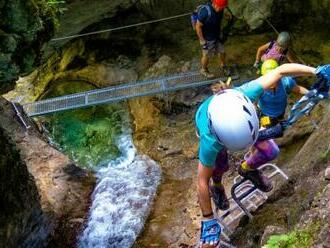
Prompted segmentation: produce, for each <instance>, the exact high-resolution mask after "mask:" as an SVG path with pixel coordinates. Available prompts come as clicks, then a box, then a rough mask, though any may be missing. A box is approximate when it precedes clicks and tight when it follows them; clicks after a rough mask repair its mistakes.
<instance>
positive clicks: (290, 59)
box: [285, 50, 296, 63]
mask: <svg viewBox="0 0 330 248" xmlns="http://www.w3.org/2000/svg"><path fill="white" fill-rule="evenodd" d="M285 57H286V59H287V60H288V61H289V62H290V63H295V62H296V60H295V56H294V55H293V54H292V52H291V51H290V50H289V51H288V52H287V53H286V55H285Z"/></svg>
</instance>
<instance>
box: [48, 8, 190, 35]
mask: <svg viewBox="0 0 330 248" xmlns="http://www.w3.org/2000/svg"><path fill="white" fill-rule="evenodd" d="M188 15H191V12H189V13H184V14H180V15H175V16H169V17H165V18H161V19H156V20H151V21H145V22H140V23H135V24H131V25H127V26H122V27H116V28H109V29H103V30H98V31H93V32H89V33H83V34H76V35H70V36H64V37H59V38H55V39H51V40H50V41H59V40H66V39H72V38H78V37H83V36H89V35H95V34H101V33H106V32H111V31H116V30H121V29H127V28H132V27H138V26H142V25H147V24H150V23H156V22H163V21H167V20H171V19H176V18H180V17H183V16H188Z"/></svg>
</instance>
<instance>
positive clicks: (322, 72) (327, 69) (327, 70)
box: [315, 64, 330, 87]
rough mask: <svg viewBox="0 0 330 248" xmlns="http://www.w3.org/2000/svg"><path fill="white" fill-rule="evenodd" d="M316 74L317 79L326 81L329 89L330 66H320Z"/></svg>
mask: <svg viewBox="0 0 330 248" xmlns="http://www.w3.org/2000/svg"><path fill="white" fill-rule="evenodd" d="M315 73H316V76H317V78H319V79H323V80H325V81H326V83H327V85H328V87H329V86H330V64H327V65H320V66H318V67H317V68H316V71H315Z"/></svg>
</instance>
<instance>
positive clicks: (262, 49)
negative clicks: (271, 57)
mask: <svg viewBox="0 0 330 248" xmlns="http://www.w3.org/2000/svg"><path fill="white" fill-rule="evenodd" d="M269 45H270V42H268V43H266V44H264V45H262V46H260V47H258V50H257V54H256V61H255V64H256V63H260V60H261V57H262V55H263V54H264V53H265V52H266V50H267V48H268V47H269Z"/></svg>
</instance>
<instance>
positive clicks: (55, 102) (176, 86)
mask: <svg viewBox="0 0 330 248" xmlns="http://www.w3.org/2000/svg"><path fill="white" fill-rule="evenodd" d="M232 78H233V79H237V78H238V76H234V77H232ZM225 79H226V78H221V77H217V78H214V79H210V80H208V79H206V78H205V77H204V76H202V75H201V74H200V73H198V72H188V73H183V74H177V75H174V76H170V77H164V78H159V79H151V80H143V81H136V82H131V83H128V84H122V85H117V86H110V87H106V88H102V89H95V90H90V91H86V92H82V93H76V94H71V95H65V96H60V97H55V98H51V99H45V100H41V101H37V102H33V103H27V104H25V105H23V108H24V110H25V112H26V113H27V114H28V115H29V116H37V115H44V114H48V113H54V112H59V111H63V110H69V109H76V108H82V107H88V106H92V105H97V104H105V103H111V102H118V101H123V100H126V99H130V98H134V97H141V96H147V95H155V94H159V93H166V92H171V91H176V90H181V89H186V88H191V87H198V86H202V85H207V84H211V83H214V82H217V81H219V80H225Z"/></svg>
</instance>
